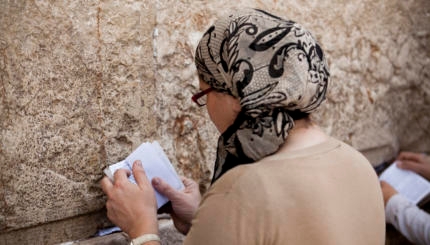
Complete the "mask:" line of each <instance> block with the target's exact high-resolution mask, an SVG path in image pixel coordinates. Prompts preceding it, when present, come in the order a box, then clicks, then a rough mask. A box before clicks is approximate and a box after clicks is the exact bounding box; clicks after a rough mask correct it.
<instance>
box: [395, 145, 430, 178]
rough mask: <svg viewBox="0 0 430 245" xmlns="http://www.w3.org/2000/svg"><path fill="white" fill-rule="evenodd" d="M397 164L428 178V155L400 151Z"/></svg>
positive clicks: (429, 158)
mask: <svg viewBox="0 0 430 245" xmlns="http://www.w3.org/2000/svg"><path fill="white" fill-rule="evenodd" d="M397 166H398V167H399V168H401V169H406V170H411V171H413V172H415V173H417V174H419V175H421V176H423V177H424V178H426V179H427V180H430V157H428V156H426V155H425V154H421V153H414V152H401V153H400V154H399V156H398V157H397Z"/></svg>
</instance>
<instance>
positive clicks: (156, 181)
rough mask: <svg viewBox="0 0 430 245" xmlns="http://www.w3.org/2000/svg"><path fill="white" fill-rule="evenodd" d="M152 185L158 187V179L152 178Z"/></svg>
mask: <svg viewBox="0 0 430 245" xmlns="http://www.w3.org/2000/svg"><path fill="white" fill-rule="evenodd" d="M152 183H153V184H154V185H159V184H160V179H159V178H154V179H152Z"/></svg>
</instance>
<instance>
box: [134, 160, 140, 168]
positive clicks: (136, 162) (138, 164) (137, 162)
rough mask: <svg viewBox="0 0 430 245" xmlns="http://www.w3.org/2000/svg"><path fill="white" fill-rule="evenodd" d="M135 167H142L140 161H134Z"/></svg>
mask: <svg viewBox="0 0 430 245" xmlns="http://www.w3.org/2000/svg"><path fill="white" fill-rule="evenodd" d="M134 163H135V164H136V165H137V166H139V167H142V162H141V161H140V160H136V161H135V162H134Z"/></svg>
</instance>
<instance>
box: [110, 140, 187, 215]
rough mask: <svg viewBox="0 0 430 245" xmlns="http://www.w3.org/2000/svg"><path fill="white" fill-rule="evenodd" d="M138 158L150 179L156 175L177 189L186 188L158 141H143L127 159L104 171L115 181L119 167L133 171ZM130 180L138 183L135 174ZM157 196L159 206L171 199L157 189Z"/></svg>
mask: <svg viewBox="0 0 430 245" xmlns="http://www.w3.org/2000/svg"><path fill="white" fill-rule="evenodd" d="M136 160H140V161H141V162H142V166H143V168H144V169H145V173H146V176H147V177H148V179H149V181H151V180H152V179H153V178H154V177H159V178H161V179H163V180H164V181H165V182H167V183H168V184H169V185H171V186H172V187H173V188H175V189H177V190H182V189H184V185H183V184H182V181H181V179H180V178H179V176H178V174H177V173H176V171H175V169H174V168H173V166H172V164H171V163H170V161H169V159H168V158H167V156H166V154H165V153H164V151H163V149H162V148H161V146H160V145H159V144H158V142H157V141H154V142H145V143H142V144H141V145H140V146H139V147H138V148H137V149H136V150H134V151H133V152H132V153H131V154H130V155H129V156H128V157H127V158H126V159H125V160H123V161H120V162H117V163H115V164H112V165H110V166H109V167H107V168H105V170H104V171H103V172H104V173H105V174H106V176H107V177H109V179H110V180H111V181H113V179H114V174H115V171H117V170H118V169H128V170H130V172H132V171H131V169H132V166H133V163H134V161H136ZM129 180H130V181H131V182H133V183H136V180H135V179H134V176H133V175H130V176H129ZM155 197H156V198H157V207H158V208H160V207H161V206H163V205H164V204H166V203H167V202H168V201H169V200H168V199H167V197H165V196H163V195H161V194H160V193H158V192H157V191H155Z"/></svg>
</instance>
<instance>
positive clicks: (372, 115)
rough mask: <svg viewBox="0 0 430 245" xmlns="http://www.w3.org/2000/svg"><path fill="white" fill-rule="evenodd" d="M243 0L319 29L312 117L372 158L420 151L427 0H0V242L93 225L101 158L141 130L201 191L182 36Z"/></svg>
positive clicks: (194, 110) (198, 127) (203, 155)
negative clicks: (322, 64)
mask: <svg viewBox="0 0 430 245" xmlns="http://www.w3.org/2000/svg"><path fill="white" fill-rule="evenodd" d="M243 6H250V7H258V8H263V9H266V10H269V11H271V12H274V13H277V14H279V15H282V16H285V17H287V18H290V19H292V20H295V21H297V22H299V23H301V24H303V25H304V26H305V27H307V28H308V29H310V30H311V31H312V32H313V33H314V35H315V36H316V37H317V39H318V40H319V41H320V43H321V45H322V47H323V48H324V49H325V51H326V55H327V57H328V61H329V64H330V66H331V74H332V78H331V84H330V89H329V93H328V96H327V103H325V105H324V106H323V107H322V108H321V110H320V111H319V112H317V113H316V114H315V115H314V119H315V120H316V121H317V122H318V123H319V124H320V125H321V126H322V127H323V129H324V130H325V131H326V132H327V133H329V134H331V135H332V136H334V137H336V138H338V139H341V140H343V141H345V142H346V143H349V144H351V145H352V146H354V147H355V148H357V149H358V150H360V151H362V152H363V153H364V154H365V155H366V156H367V157H368V159H369V160H370V161H371V163H372V164H375V165H376V164H378V163H380V162H383V161H387V160H390V159H392V158H393V157H394V156H395V155H396V153H397V152H398V151H399V150H400V149H405V150H414V151H430V137H429V136H430V133H429V129H430V78H429V77H430V74H429V73H430V47H429V43H430V26H429V25H428V23H430V2H429V1H428V0H415V1H412V0H406V1H405V0H390V1H389V0H383V1H376V2H375V1H370V0H352V1H345V0H339V1H330V0H320V1H315V0H301V1H297V0H285V1H279V0H254V1H253V0H247V1H245V0H239V1H224V0H222V1H192V0H180V1H172V0H158V1H149V0H141V1H138V0H127V1H120V0H104V1H29V0H28V1H27V0H24V1H17V0H16V1H14V0H8V1H0V166H1V169H0V244H16V243H14V242H13V241H14V240H13V239H19V241H20V244H26V243H30V242H34V240H32V234H37V237H38V238H37V239H39V240H37V241H38V242H37V243H38V244H54V243H59V242H64V241H71V240H77V239H81V238H86V237H88V235H90V234H89V233H91V232H93V231H95V230H96V229H97V228H100V227H102V226H104V225H106V222H105V220H104V219H103V218H102V217H101V216H103V215H100V216H95V215H94V212H96V213H99V212H102V211H101V210H102V208H103V205H104V197H103V195H102V193H101V191H100V189H99V187H98V184H97V181H98V180H99V179H100V178H101V177H102V172H101V170H102V169H103V168H104V167H105V166H106V165H108V164H112V163H115V162H117V161H118V160H120V159H122V158H124V157H125V156H127V154H129V153H130V152H131V151H132V150H133V149H134V148H136V147H137V146H138V145H139V144H140V143H141V142H143V141H146V140H158V141H159V142H160V144H161V145H162V146H163V147H164V148H165V150H166V152H167V154H168V156H169V158H170V159H171V161H172V162H173V164H174V165H175V166H176V167H177V169H178V171H179V172H180V173H181V174H183V175H186V176H189V177H192V178H193V179H195V180H196V181H199V183H200V186H201V190H202V191H205V190H206V189H207V188H208V183H209V181H210V178H211V175H212V168H213V162H214V158H215V146H216V144H217V138H218V135H217V132H216V129H215V128H214V126H213V125H211V123H210V121H209V119H208V116H207V113H206V110H205V109H204V108H198V107H196V106H195V105H193V104H192V102H191V100H190V97H191V95H192V94H193V93H195V92H196V91H198V82H197V78H196V76H195V68H194V64H193V55H194V50H195V47H196V45H197V41H198V39H199V38H200V37H201V35H202V34H203V32H204V31H205V30H206V29H207V28H208V27H209V25H210V24H211V23H212V21H213V20H214V19H215V18H216V17H217V16H219V15H221V14H223V13H225V12H226V11H228V10H230V9H231V8H234V7H243ZM97 217H99V218H100V219H98V218H97ZM85 220H87V221H88V222H84V221H85ZM73 224H76V226H73ZM54 233H55V235H52V234H54Z"/></svg>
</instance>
